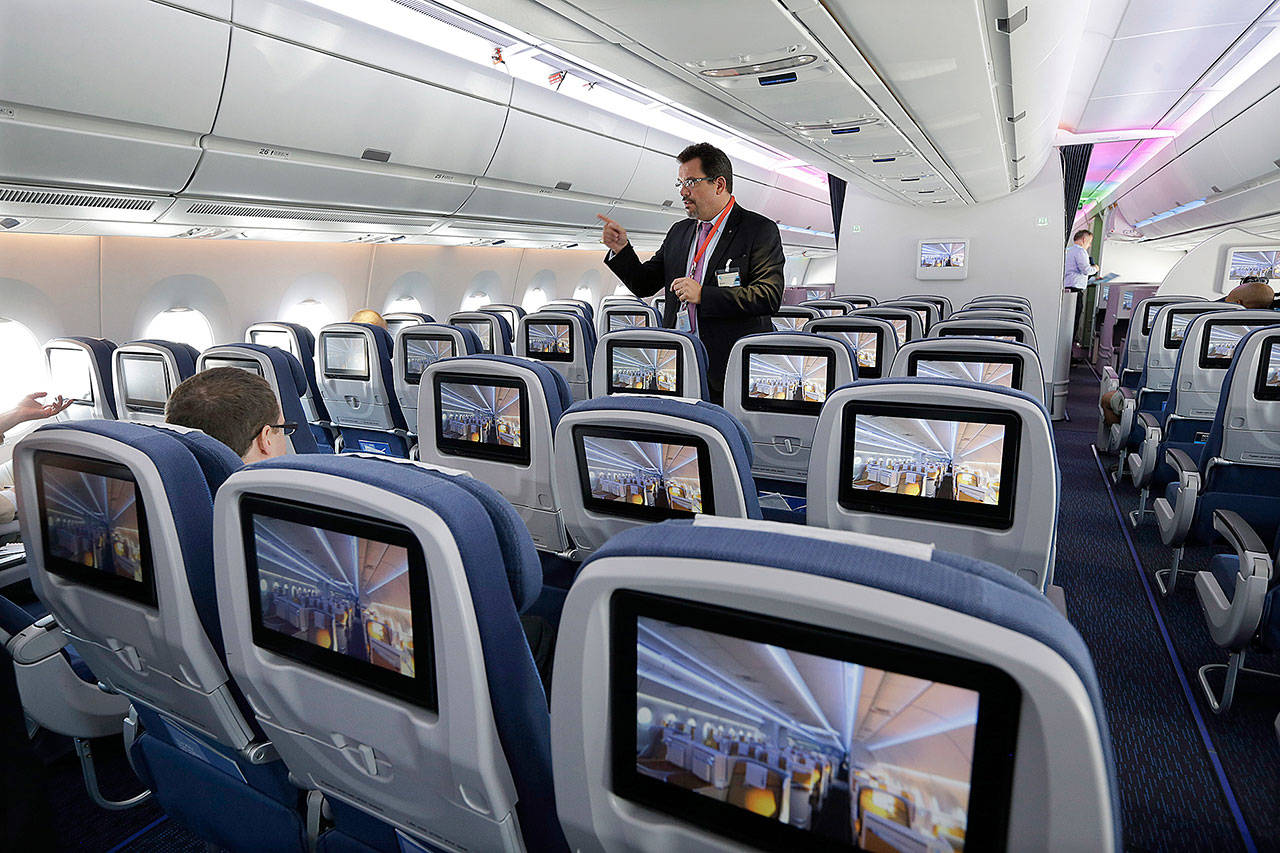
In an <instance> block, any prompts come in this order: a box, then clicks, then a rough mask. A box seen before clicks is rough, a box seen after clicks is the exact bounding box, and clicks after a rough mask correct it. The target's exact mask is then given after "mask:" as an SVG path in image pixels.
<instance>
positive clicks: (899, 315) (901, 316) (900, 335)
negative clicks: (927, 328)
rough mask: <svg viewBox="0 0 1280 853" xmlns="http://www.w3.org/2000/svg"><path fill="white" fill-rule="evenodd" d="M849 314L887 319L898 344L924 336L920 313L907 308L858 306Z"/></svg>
mask: <svg viewBox="0 0 1280 853" xmlns="http://www.w3.org/2000/svg"><path fill="white" fill-rule="evenodd" d="M882 304H883V303H882ZM850 316H853V317H874V318H876V319H878V320H886V321H888V323H889V325H891V326H893V332H894V337H895V343H896V344H897V345H898V346H902V345H903V344H905V343H906V342H907V341H914V340H916V339H917V338H923V337H924V324H923V323H921V322H920V315H919V314H917V313H916V312H915V311H912V310H910V309H909V308H895V307H894V306H892V305H889V306H887V307H882V306H881V305H877V306H875V307H874V308H859V309H857V310H856V311H854V312H853V314H851V315H850Z"/></svg>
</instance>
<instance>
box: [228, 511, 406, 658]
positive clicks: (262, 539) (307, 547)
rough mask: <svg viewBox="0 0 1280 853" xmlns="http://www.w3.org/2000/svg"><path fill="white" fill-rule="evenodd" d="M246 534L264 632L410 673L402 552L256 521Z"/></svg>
mask: <svg viewBox="0 0 1280 853" xmlns="http://www.w3.org/2000/svg"><path fill="white" fill-rule="evenodd" d="M253 533H254V547H255V552H256V559H257V567H258V595H259V599H260V604H261V610H260V611H259V612H260V613H261V621H262V625H263V627H265V628H267V629H269V630H271V631H275V632H277V633H279V634H284V635H286V636H289V637H293V638H294V639H297V640H302V641H305V642H307V643H310V644H312V645H314V646H319V647H320V648H322V649H328V650H329V651H332V652H337V653H339V654H342V655H345V656H347V657H349V658H352V659H354V660H357V661H360V662H363V663H366V664H370V665H372V666H375V667H378V668H379V669H385V670H390V671H391V672H395V673H399V674H400V675H406V676H410V677H412V676H414V675H415V662H414V651H413V610H412V608H411V606H410V597H409V553H408V551H407V550H406V549H405V548H404V547H403V546H400V545H390V544H388V543H386V542H379V541H377V540H376V539H367V538H364V537H362V536H353V535H350V534H347V533H339V532H337V531H333V530H325V529H324V528H321V527H316V526H313V525H309V524H299V523H297V522H294V521H287V520H285V519H281V518H269V517H266V516H260V515H255V516H254V518H253Z"/></svg>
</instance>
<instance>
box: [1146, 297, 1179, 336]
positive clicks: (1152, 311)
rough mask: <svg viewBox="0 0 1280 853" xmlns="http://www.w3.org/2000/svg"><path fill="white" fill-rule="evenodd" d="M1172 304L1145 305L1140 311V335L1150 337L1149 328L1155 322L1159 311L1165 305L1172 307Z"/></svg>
mask: <svg viewBox="0 0 1280 853" xmlns="http://www.w3.org/2000/svg"><path fill="white" fill-rule="evenodd" d="M1172 304H1173V303H1172V302H1156V303H1147V305H1146V306H1145V307H1143V309H1142V334H1143V335H1145V336H1146V337H1148V338H1149V337H1151V326H1152V324H1154V323H1155V321H1156V315H1157V314H1159V313H1160V309H1161V308H1163V307H1164V306H1166V305H1172Z"/></svg>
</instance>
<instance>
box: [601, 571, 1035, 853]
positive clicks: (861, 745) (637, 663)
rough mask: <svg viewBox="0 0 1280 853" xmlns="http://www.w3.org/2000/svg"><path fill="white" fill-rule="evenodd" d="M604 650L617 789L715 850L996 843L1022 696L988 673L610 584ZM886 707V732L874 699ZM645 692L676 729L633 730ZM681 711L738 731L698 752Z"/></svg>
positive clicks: (701, 745)
mask: <svg viewBox="0 0 1280 853" xmlns="http://www.w3.org/2000/svg"><path fill="white" fill-rule="evenodd" d="M609 649H610V664H609V670H610V671H609V690H610V696H609V701H610V713H609V718H610V740H611V749H610V758H611V761H610V763H611V765H612V780H611V781H612V786H611V787H612V792H613V793H614V794H615V795H616V796H618V797H621V798H623V799H626V800H630V801H633V802H636V803H640V804H642V805H643V806H645V807H647V808H651V809H655V810H657V811H660V812H664V813H666V814H669V815H672V816H673V817H674V818H676V819H678V820H680V821H682V822H686V823H688V824H691V825H693V826H696V827H698V828H699V829H701V830H704V831H706V832H709V833H714V834H716V835H720V836H722V837H723V839H724V841H723V843H722V845H721V846H723V847H724V848H725V849H729V848H731V847H732V848H737V847H743V848H748V847H749V848H751V849H763V850H769V851H798V850H799V851H810V850H812V851H837V850H843V851H854V850H911V851H925V850H954V849H960V848H961V847H963V848H964V849H968V850H1003V849H1005V846H1006V843H1007V826H1008V816H1009V811H1010V802H1011V799H1012V786H1013V770H1014V763H1015V758H1016V755H1017V752H1018V747H1019V744H1018V728H1019V720H1020V718H1021V703H1022V691H1021V689H1020V688H1019V687H1018V684H1017V682H1016V681H1014V679H1013V678H1011V677H1010V676H1009V675H1008V674H1006V673H1005V672H1003V671H1002V670H1000V669H998V668H996V667H993V666H990V665H988V664H982V663H977V662H975V661H972V660H968V659H965V658H959V657H955V656H952V655H949V654H946V653H945V652H939V651H935V650H933V649H926V648H921V647H919V646H909V645H906V644H902V643H897V642H890V641H887V640H884V639H882V638H878V637H871V636H864V635H860V634H853V633H848V632H844V631H838V630H834V629H831V628H829V627H826V626H822V627H818V626H814V625H809V624H805V623H801V622H792V621H789V620H785V619H781V618H778V617H775V616H770V615H765V614H762V613H748V612H744V611H739V610H733V609H730V608H726V607H722V606H719V605H712V604H700V603H694V602H690V601H688V600H684V599H677V598H669V597H667V596H659V595H653V594H649V593H639V592H633V591H627V590H622V591H619V592H615V593H614V595H613V596H612V598H611V600H610V608H609ZM797 696H800V697H816V698H809V699H807V700H805V701H800V700H798V699H797V698H796V697H797ZM887 696H892V697H896V698H894V699H893V700H892V708H893V712H892V714H891V715H890V716H891V719H890V722H888V723H886V722H885V719H886V712H885V711H884V710H883V708H881V707H880V705H879V704H878V703H877V701H873V700H874V698H875V697H880V699H881V700H883V699H884V697H887ZM655 697H662V699H661V701H665V702H667V703H669V704H670V705H673V706H675V707H676V708H679V709H680V710H681V713H680V714H679V717H678V718H677V722H673V723H672V725H670V726H662V725H660V724H658V723H657V721H656V720H655V721H654V722H653V723H651V724H648V725H644V724H639V725H638V724H637V719H638V718H642V717H643V715H642V713H641V712H642V709H646V708H648V709H649V710H650V711H652V710H653V707H654V703H655ZM819 706H821V707H819ZM822 708H825V709H826V710H825V711H823V710H822ZM685 717H692V718H693V720H692V722H693V723H694V724H695V726H705V725H706V724H707V723H710V724H712V725H713V726H716V724H719V723H723V724H724V725H725V727H726V728H728V729H730V730H735V729H736V730H737V731H738V732H740V734H739V735H738V736H737V738H736V739H735V738H733V736H729V737H726V738H724V739H721V740H718V741H716V742H715V744H716V745H715V748H711V747H710V746H709V745H708V744H707V743H705V742H704V741H705V735H704V731H705V729H695V731H693V732H687V731H684V730H681V729H679V728H677V727H678V726H681V725H683V720H684V718H685ZM846 762H847V769H846V770H842V771H836V768H839V767H841V766H842V765H845V764H846ZM825 766H830V767H831V769H832V771H833V776H834V777H835V778H834V780H833V783H832V788H831V789H830V790H829V791H828V793H827V795H826V796H825V797H822V796H820V795H819V786H818V785H817V784H813V785H812V787H813V793H812V794H809V793H808V792H807V791H806V790H805V789H804V787H803V786H802V782H801V780H806V781H807V779H813V780H816V779H818V778H820V777H821V776H822V775H823V773H822V768H823V767H825ZM784 768H785V769H784ZM846 782H847V783H849V785H850V787H851V788H852V790H846V788H845V784H846ZM811 784H812V783H811ZM799 804H803V805H804V807H805V812H804V817H805V819H803V820H801V819H798V818H799V814H798V808H799ZM947 838H951V839H955V843H950V844H949V843H948V842H947V841H946V840H944V839H947ZM884 839H892V843H890V842H888V841H885V840H884Z"/></svg>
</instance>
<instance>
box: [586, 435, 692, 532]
mask: <svg viewBox="0 0 1280 853" xmlns="http://www.w3.org/2000/svg"><path fill="white" fill-rule="evenodd" d="M573 441H574V449H575V453H576V455H577V459H578V479H579V483H580V485H581V488H582V500H583V504H584V505H585V506H586V508H587V509H589V510H591V511H593V512H598V513H601V514H605V515H618V516H623V517H627V518H639V519H644V520H646V521H662V520H663V519H667V518H689V517H691V516H693V515H696V514H698V513H706V514H708V515H711V514H714V512H715V508H714V506H713V502H712V495H711V466H710V456H709V455H708V452H707V445H706V442H704V441H703V440H702V439H701V438H697V437H695V436H690V435H673V434H670V433H664V432H659V431H656V430H647V429H631V428H622V427H603V426H601V427H594V426H577V427H574V429H573Z"/></svg>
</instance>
